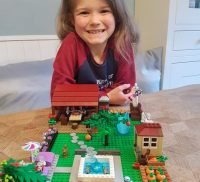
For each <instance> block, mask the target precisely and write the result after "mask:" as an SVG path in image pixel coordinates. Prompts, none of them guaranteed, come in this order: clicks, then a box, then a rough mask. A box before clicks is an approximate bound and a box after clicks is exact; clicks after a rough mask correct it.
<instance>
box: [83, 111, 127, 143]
mask: <svg viewBox="0 0 200 182" xmlns="http://www.w3.org/2000/svg"><path fill="white" fill-rule="evenodd" d="M119 118H123V119H121V120H119ZM119 122H125V123H127V125H129V126H130V121H127V119H126V117H125V114H119V113H110V112H109V111H107V110H101V111H99V112H98V113H94V114H93V115H92V116H91V117H90V118H89V119H88V120H85V121H84V122H82V123H83V124H84V125H86V126H89V127H90V128H91V130H95V129H96V128H97V129H98V132H100V133H102V134H103V135H104V145H105V146H108V143H109V142H108V141H109V135H110V134H111V133H114V131H115V130H116V125H117V124H118V123H119Z"/></svg>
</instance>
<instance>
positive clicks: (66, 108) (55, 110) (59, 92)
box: [51, 84, 99, 124]
mask: <svg viewBox="0 0 200 182" xmlns="http://www.w3.org/2000/svg"><path fill="white" fill-rule="evenodd" d="M51 105H52V114H56V119H57V120H59V119H60V118H61V122H62V123H63V124H66V123H67V121H68V120H69V117H70V115H71V113H72V114H73V111H74V110H75V111H76V110H79V111H80V112H81V113H85V114H90V113H91V112H98V106H99V87H98V85H96V84H62V85H61V84H60V85H59V84H58V85H57V86H56V88H55V91H54V95H53V97H52V102H51ZM86 109H87V113H86ZM81 119H82V118H81Z"/></svg>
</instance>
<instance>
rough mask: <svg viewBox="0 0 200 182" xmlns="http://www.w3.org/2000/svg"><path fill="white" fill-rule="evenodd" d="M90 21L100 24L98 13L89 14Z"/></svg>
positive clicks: (93, 23)
mask: <svg viewBox="0 0 200 182" xmlns="http://www.w3.org/2000/svg"><path fill="white" fill-rule="evenodd" d="M90 23H91V24H92V25H99V24H100V15H98V14H97V13H93V14H91V16H90Z"/></svg>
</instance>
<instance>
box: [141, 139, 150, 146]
mask: <svg viewBox="0 0 200 182" xmlns="http://www.w3.org/2000/svg"><path fill="white" fill-rule="evenodd" d="M149 146H150V138H147V137H144V138H143V147H149Z"/></svg>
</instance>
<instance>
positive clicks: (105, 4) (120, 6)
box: [51, 0, 138, 105]
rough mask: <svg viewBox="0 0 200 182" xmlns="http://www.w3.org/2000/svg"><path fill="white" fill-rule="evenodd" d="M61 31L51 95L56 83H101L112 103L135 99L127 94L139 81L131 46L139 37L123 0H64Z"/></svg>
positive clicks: (130, 94)
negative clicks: (60, 42) (137, 80)
mask: <svg viewBox="0 0 200 182" xmlns="http://www.w3.org/2000/svg"><path fill="white" fill-rule="evenodd" d="M57 32H58V37H59V38H60V40H61V41H62V44H61V47H60V49H59V51H58V53H57V56H56V58H55V61H54V72H53V76H52V85H51V96H52V95H53V92H54V89H55V87H56V84H64V83H70V84H73V83H76V84H98V85H99V90H100V93H101V95H104V94H106V95H107V96H108V97H109V100H110V103H111V104H117V105H123V104H126V103H128V102H129V101H130V100H131V97H133V96H132V95H133V93H125V92H124V91H125V90H126V89H128V88H129V87H131V86H133V85H134V84H135V80H136V78H135V64H134V55H133V52H132V46H131V44H136V43H137V42H138V34H137V32H136V31H135V26H134V25H133V23H132V21H131V19H130V17H129V15H128V12H127V10H126V8H125V5H124V1H123V0H62V4H61V8H60V12H59V16H58V31H57Z"/></svg>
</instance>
